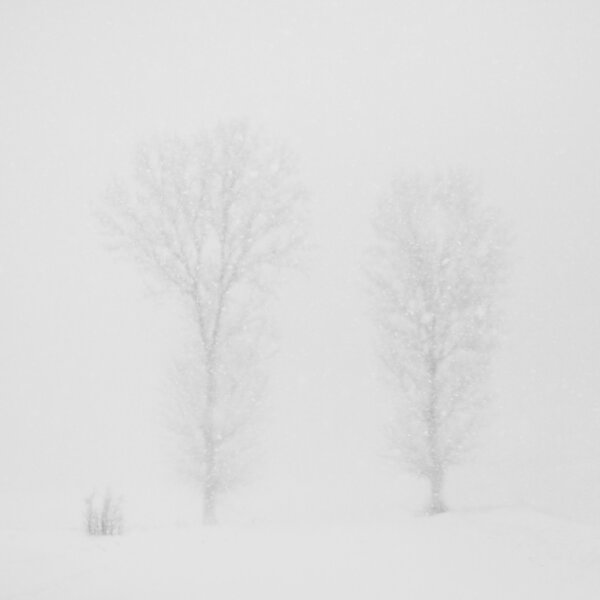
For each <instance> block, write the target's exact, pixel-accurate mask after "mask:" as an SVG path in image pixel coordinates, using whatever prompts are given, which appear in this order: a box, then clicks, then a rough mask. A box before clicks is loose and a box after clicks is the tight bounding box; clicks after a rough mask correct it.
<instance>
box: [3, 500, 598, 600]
mask: <svg viewBox="0 0 600 600" xmlns="http://www.w3.org/2000/svg"><path fill="white" fill-rule="evenodd" d="M598 533H599V532H598V531H597V530H593V529H591V528H588V527H586V526H583V525H580V524H576V523H572V522H569V521H565V520H560V519H557V518H555V517H551V516H548V515H546V514H541V513H536V512H534V511H531V510H521V509H498V510H482V511H463V512H455V513H448V514H445V515H439V516H436V517H431V518H430V517H424V516H409V515H406V516H404V517H402V518H398V519H396V520H394V521H393V522H389V523H381V522H379V523H376V524H355V525H349V524H345V525H341V524H338V525H318V526H317V525H298V524H296V525H287V526H284V525H278V526H275V525H265V524H262V525H259V524H253V525H246V526H243V525H236V526H231V525H230V526H227V525H225V526H223V525H221V526H217V527H208V528H205V527H195V526H194V527H164V528H160V527H158V528H154V529H138V530H133V531H129V532H127V533H126V534H125V535H123V536H120V537H114V538H100V537H97V538H93V537H87V536H86V535H84V533H83V532H82V531H78V530H74V529H63V530H56V531H53V530H48V529H46V530H41V529H40V530H35V529H32V528H29V529H25V528H21V529H10V528H4V529H2V530H0V598H2V599H3V600H12V599H42V598H43V599H49V600H84V599H87V600H95V599H102V600H107V599H111V600H118V599H121V598H122V599H127V600H134V599H138V598H139V599H143V600H155V599H156V600H158V599H161V600H163V599H194V600H198V599H207V600H208V599H209V600H222V599H227V600H233V599H238V598H249V599H255V598H256V599H260V600H271V599H273V600H275V599H277V600H284V599H285V600H294V599H308V598H310V599H311V600H312V599H321V598H323V599H328V600H329V599H333V598H336V599H337V598H340V599H344V600H355V599H356V600H358V599H361V600H362V599H365V600H378V599H381V600H384V599H388V598H389V599H392V598H393V599H395V600H397V599H399V598H405V599H407V600H408V599H410V600H419V599H429V598H432V599H433V598H435V599H438V598H444V599H453V598H456V599H460V600H468V599H471V598H472V599H477V600H484V599H487V600H491V599H496V598H497V599H503V600H506V599H511V600H514V599H519V598H523V599H525V598H526V599H527V600H535V599H538V598H539V599H544V600H549V599H553V598H556V599H569V600H574V599H577V598H582V599H583V598H585V599H592V598H598V597H600V536H599V535H598Z"/></svg>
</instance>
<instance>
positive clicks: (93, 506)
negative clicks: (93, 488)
mask: <svg viewBox="0 0 600 600" xmlns="http://www.w3.org/2000/svg"><path fill="white" fill-rule="evenodd" d="M85 528H86V531H87V533H88V534H89V535H120V534H121V533H123V509H122V498H117V499H115V498H114V497H113V495H112V493H111V492H110V490H107V491H106V492H105V494H104V496H103V497H102V498H99V497H98V496H97V495H96V492H94V493H92V494H91V495H89V496H88V497H87V498H86V499H85Z"/></svg>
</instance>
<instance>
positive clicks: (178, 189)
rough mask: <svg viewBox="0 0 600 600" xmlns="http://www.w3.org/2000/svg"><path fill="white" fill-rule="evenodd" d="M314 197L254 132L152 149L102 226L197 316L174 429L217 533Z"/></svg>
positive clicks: (112, 201)
mask: <svg viewBox="0 0 600 600" xmlns="http://www.w3.org/2000/svg"><path fill="white" fill-rule="evenodd" d="M303 196H304V193H303V190H302V188H301V187H300V186H299V185H298V184H297V183H296V181H295V179H294V174H293V170H292V164H291V160H290V157H289V155H288V153H287V151H286V150H285V149H284V148H283V147H281V146H278V145H275V144H273V143H270V142H267V141H266V140H265V139H264V138H262V137H260V136H259V135H258V134H257V133H256V132H254V131H253V130H252V129H251V128H250V127H249V126H248V125H247V124H245V123H243V122H234V123H231V124H227V125H223V126H219V127H217V128H215V129H214V130H211V131H208V132H203V133H200V134H198V135H196V136H194V137H192V138H189V139H182V138H178V137H172V138H169V139H164V138H163V139H159V140H155V141H154V142H152V143H147V144H145V145H142V146H141V147H140V148H139V150H138V152H137V156H136V162H135V170H134V173H133V177H132V178H131V180H130V181H129V183H128V184H119V185H115V186H113V187H112V188H111V190H110V192H109V194H108V206H107V209H106V210H105V211H103V217H102V218H103V220H104V222H105V223H106V226H107V228H108V230H109V232H110V235H111V239H112V240H113V241H114V242H115V245H116V247H117V248H119V249H126V250H127V251H128V253H129V255H130V256H132V257H133V258H134V259H135V260H136V261H137V262H138V263H139V264H140V265H141V266H142V267H144V268H146V269H147V270H149V271H150V272H152V274H153V275H156V276H157V277H158V279H159V280H161V281H162V282H164V283H166V284H168V286H169V287H170V288H172V289H173V290H175V292H177V294H178V295H179V297H180V298H181V299H183V300H184V301H185V303H186V305H187V307H188V309H189V316H190V324H192V325H193V326H192V327H191V329H192V331H193V333H194V336H195V339H194V343H193V344H192V346H193V348H194V350H193V352H192V353H191V356H188V358H187V359H186V360H185V361H183V363H182V364H181V365H179V366H178V367H177V368H176V374H177V375H176V377H175V380H176V381H175V386H174V392H175V393H174V396H175V397H176V398H177V399H178V400H179V402H178V404H177V408H176V410H175V411H174V415H175V417H174V419H172V423H173V424H174V425H175V427H176V429H177V431H178V432H179V433H180V434H182V436H181V437H182V441H183V443H184V445H185V447H186V448H187V451H188V452H187V458H188V459H190V460H191V465H192V469H193V472H194V477H195V479H196V480H197V481H199V482H200V483H201V486H202V490H203V499H204V520H205V522H206V523H211V522H214V521H215V519H216V503H217V497H218V495H219V493H221V492H223V491H224V490H225V489H227V488H228V487H230V484H231V483H232V477H231V476H232V474H233V470H232V469H231V462H232V461H231V460H228V456H229V457H231V456H232V455H234V454H235V451H234V450H233V449H232V448H233V447H234V446H235V444H234V442H235V440H236V439H238V438H240V435H241V432H242V431H243V429H244V426H245V424H246V423H247V422H248V420H249V415H250V414H251V412H252V407H253V406H254V405H255V404H256V400H257V394H258V392H259V389H258V387H260V386H257V385H256V379H260V377H259V376H256V367H257V364H256V363H257V361H256V357H257V355H258V342H259V338H260V334H261V331H262V322H263V320H262V317H263V312H264V310H263V307H264V303H265V299H266V298H265V294H266V293H267V292H268V291H269V290H270V289H271V286H272V284H273V283H274V282H275V280H276V277H275V275H276V274H277V273H278V272H279V271H280V269H281V267H282V266H285V265H289V264H290V255H291V254H292V253H293V252H294V250H295V249H296V248H297V246H298V244H299V242H300V241H301V237H302V225H301V224H302V219H301V218H300V214H301V212H302V211H301V206H302V199H303ZM252 373H254V375H255V376H254V383H253V384H252V386H250V385H249V384H248V382H249V381H250V380H251V379H252V377H250V374H252Z"/></svg>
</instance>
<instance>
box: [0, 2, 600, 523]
mask: <svg viewBox="0 0 600 600" xmlns="http://www.w3.org/2000/svg"><path fill="white" fill-rule="evenodd" d="M0 17H1V18H0V77H1V88H0V90H1V92H0V131H1V132H2V135H1V136H0V217H1V218H0V272H1V274H2V292H3V293H2V294H1V296H0V331H1V332H2V335H1V336H0V361H1V363H0V364H1V365H2V370H1V373H2V377H0V397H1V398H2V400H1V402H0V490H9V489H13V488H35V487H37V486H81V487H86V486H89V485H93V484H94V482H98V483H97V484H98V485H103V484H104V482H113V483H114V484H115V485H117V486H118V485H125V483H124V482H129V483H131V482H132V481H136V482H140V483H147V482H153V483H156V482H157V481H164V480H165V479H166V480H167V481H170V480H169V479H168V477H169V476H168V473H169V464H168V461H166V460H165V458H164V457H165V454H166V451H165V448H164V444H163V441H164V440H163V434H162V432H161V428H160V418H159V410H158V407H159V405H160V398H161V393H162V391H163V390H164V373H165V372H166V370H167V368H168V365H169V360H170V357H171V356H173V355H174V354H175V353H176V352H177V349H178V344H179V341H180V339H181V332H182V327H183V326H184V323H183V322H182V321H181V319H180V318H179V316H178V313H177V309H176V303H175V302H174V300H173V298H170V297H167V296H164V297H162V296H161V297H159V298H157V297H151V296H149V295H148V293H147V292H146V291H145V290H146V288H145V287H144V283H143V278H142V277H141V275H140V274H139V273H138V272H137V271H135V269H134V268H132V267H130V266H129V265H127V264H126V263H118V262H115V260H114V257H112V256H109V255H107V253H106V251H105V250H104V249H103V247H102V241H101V239H100V236H99V234H98V228H97V226H96V223H95V221H94V218H93V215H92V206H93V205H94V203H96V202H98V201H99V199H100V198H101V195H102V192H103V189H104V188H105V186H106V185H107V183H108V182H109V181H110V178H111V177H112V176H113V175H115V174H127V173H128V169H129V166H130V164H129V160H130V157H131V152H132V148H133V145H134V144H135V143H136V142H137V141H138V140H139V139H140V138H141V137H143V136H148V135H153V134H155V133H160V132H165V131H176V132H180V133H186V132H189V131H193V130H195V129H198V128H202V127H207V126H211V125H213V124H214V123H215V122H216V121H217V120H219V119H228V118H232V117H240V116H242V117H248V118H249V119H250V120H251V121H253V122H255V123H257V124H258V125H259V126H262V127H264V129H265V130H266V131H268V132H269V133H272V134H273V135H274V136H276V137H279V138H281V139H283V140H285V141H286V142H287V143H288V145H289V146H290V147H291V148H292V149H293V150H294V151H295V153H296V154H297V156H298V163H299V168H298V171H299V177H300V178H301V179H302V181H303V182H304V183H305V184H306V186H307V187H308V189H309V191H310V194H311V212H312V234H311V244H312V245H313V247H314V249H313V251H312V258H311V260H310V261H309V262H308V264H307V266H306V269H305V274H304V275H301V276H296V277H295V278H292V279H290V282H289V284H288V286H287V288H284V289H282V291H281V294H280V298H279V300H278V302H279V303H278V309H277V310H276V311H275V312H276V313H277V317H278V321H279V329H280V332H281V352H280V354H279V356H278V357H277V358H276V359H275V360H274V362H273V365H272V382H271V388H270V393H269V398H268V400H267V406H268V410H267V413H268V418H266V420H265V425H264V428H263V433H264V464H263V469H262V476H261V477H259V478H258V479H257V482H256V484H255V486H254V488H253V489H254V491H255V493H256V497H257V498H258V500H256V499H255V505H257V506H258V505H260V504H261V502H262V503H263V506H266V505H269V503H271V504H270V505H273V506H275V505H278V506H279V509H280V510H282V511H284V512H285V510H287V509H288V507H289V504H290V503H289V500H288V498H286V494H289V493H290V492H293V493H294V499H295V500H294V505H298V506H300V505H301V504H306V505H308V506H310V505H312V504H316V505H318V504H320V505H322V506H329V507H337V506H339V504H340V502H342V503H343V504H344V505H347V506H355V507H356V511H359V510H369V509H373V508H374V507H381V506H387V507H389V506H393V505H394V504H395V503H398V504H399V505H402V506H412V507H418V505H419V504H418V502H419V501H418V499H417V500H415V494H416V493H417V492H416V491H415V490H417V491H418V490H419V488H418V485H417V484H415V483H414V482H413V481H412V480H411V479H409V478H406V477H402V476H400V475H398V476H396V474H395V473H394V471H393V470H391V469H389V468H388V467H387V466H384V464H383V463H382V461H381V460H380V457H379V455H380V454H381V453H382V451H383V438H382V429H383V427H384V426H385V416H386V415H387V414H388V409H389V405H388V404H387V402H388V401H389V398H390V393H389V390H387V389H386V388H385V387H383V385H382V384H381V383H380V380H379V377H378V372H377V363H376V361H375V359H374V356H373V351H372V344H371V341H372V338H371V332H370V323H369V319H368V314H367V299H366V297H365V294H364V292H363V291H362V289H361V285H362V284H361V264H362V261H363V260H364V253H365V249H366V248H367V247H368V244H369V224H368V219H369V218H370V216H371V215H372V212H373V208H374V205H375V202H376V200H377V197H378V195H379V194H380V193H381V192H382V191H383V190H384V189H385V188H386V186H387V184H388V183H389V181H390V179H391V178H392V177H393V175H394V173H395V172H398V171H399V170H401V169H412V168H415V167H420V168H424V169H427V168H432V167H433V168H436V167H445V166H462V167H466V168H469V169H471V170H472V171H473V172H474V173H475V175H476V176H478V177H480V178H481V180H482V181H483V184H484V188H485V192H486V196H487V198H488V200H489V201H490V202H492V203H494V204H496V205H498V206H500V207H501V208H502V209H503V211H504V212H505V214H506V215H507V217H508V218H509V219H510V220H511V222H512V223H513V225H514V230H515V236H516V243H515V249H514V274H513V282H512V287H511V290H510V302H509V309H508V314H509V317H510V318H509V324H510V328H509V331H508V339H507V341H506V343H505V346H504V350H503V351H502V352H501V353H500V354H499V356H498V363H497V364H498V368H497V377H496V379H497V382H496V404H495V406H494V409H493V411H492V413H491V415H490V425H489V429H488V431H487V434H486V436H485V439H484V444H483V447H482V451H481V454H480V455H479V457H478V458H477V460H475V461H474V463H473V465H471V466H469V467H465V468H463V469H459V470H457V472H456V473H455V474H454V475H453V476H451V480H450V482H449V495H450V499H451V501H453V502H454V504H455V505H456V506H467V505H478V504H479V505H482V504H494V503H519V502H529V503H533V504H534V505H536V506H538V507H540V508H544V509H548V510H555V511H560V512H563V513H566V514H572V515H575V516H581V517H585V518H596V519H600V510H599V509H598V508H597V507H598V506H600V460H599V459H600V435H599V434H600V412H599V410H598V408H597V406H598V399H599V398H600V369H599V368H598V355H599V350H600V348H599V346H600V317H599V316H598V315H599V313H598V307H600V243H599V242H598V239H597V234H596V230H597V223H598V221H599V217H600V202H599V200H600V82H599V81H600V79H599V77H598V74H599V73H600V41H599V39H600V38H599V36H598V31H599V30H600V29H599V28H600V7H599V6H598V4H597V3H595V2H582V1H580V2H577V1H575V2H567V1H562V2H558V1H557V2H550V1H536V2H534V1H529V2H509V1H503V2H501V1H499V2H492V1H486V2H481V1H479V2H441V1H440V2H422V1H421V2H417V1H415V2H397V1H394V2H376V1H370V2H366V1H365V2H334V1H332V0H329V1H327V0H323V1H320V2H294V3H292V2H290V3H282V2H274V1H268V2H267V1H264V0H261V1H257V2H227V1H219V2H217V1H213V2H148V1H144V2H142V1H138V2H134V1H119V2H116V1H115V2H113V1H105V2H97V3H82V2H74V1H73V2H59V1H57V2H52V3H50V2H41V1H40V2H23V1H19V2H17V1H13V2H8V1H5V2H3V4H2V7H1V8H0ZM257 510H260V509H257ZM274 510H275V509H274ZM299 510H300V509H299ZM331 510H333V509H331ZM382 510H383V509H382Z"/></svg>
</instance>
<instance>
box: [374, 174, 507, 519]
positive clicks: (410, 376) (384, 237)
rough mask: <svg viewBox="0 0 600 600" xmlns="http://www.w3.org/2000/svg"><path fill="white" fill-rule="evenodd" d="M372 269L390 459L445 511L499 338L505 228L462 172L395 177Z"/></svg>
mask: <svg viewBox="0 0 600 600" xmlns="http://www.w3.org/2000/svg"><path fill="white" fill-rule="evenodd" d="M375 229H376V234H377V245H376V248H375V251H374V260H373V263H372V266H371V268H370V272H369V275H370V281H371V283H372V290H373V292H374V299H375V315H376V322H377V326H378V334H379V341H380V353H381V359H382V361H383V365H384V366H385V369H386V371H387V373H388V374H389V375H391V378H390V379H391V382H392V383H393V385H394V389H395V390H396V401H397V402H396V407H397V413H396V414H397V416H396V420H395V422H394V424H393V426H392V427H391V436H390V437H391V441H392V447H393V453H394V456H396V457H397V458H398V459H399V460H400V461H401V462H402V463H403V464H404V465H405V466H407V467H408V468H409V470H411V471H412V472H414V473H416V474H418V475H419V476H423V477H425V478H427V479H428V480H429V482H430V487H431V499H430V506H429V511H430V512H431V513H438V512H442V511H444V510H445V505H444V499H443V484H444V477H445V474H446V471H447V469H448V467H450V466H452V465H455V464H457V463H459V462H460V461H461V460H462V459H463V458H464V457H465V452H466V451H467V449H468V448H469V446H470V445H471V442H472V440H473V436H472V434H473V433H474V431H475V426H476V425H477V424H478V421H479V417H480V415H481V410H482V408H483V407H484V406H485V404H486V402H487V399H488V394H487V392H486V380H487V376H488V372H489V366H490V359H491V356H492V350H493V348H494V346H495V343H496V341H497V331H498V323H499V319H498V317H499V310H498V308H499V302H498V300H499V294H500V291H501V288H502V282H503V280H504V271H505V268H504V267H505V257H506V247H507V235H506V229H505V227H504V226H503V225H502V224H501V223H500V221H499V220H498V219H497V218H496V217H495V214H494V213H493V212H492V211H491V210H490V209H487V208H485V207H484V206H483V205H482V204H481V202H480V194H479V192H478V189H477V187H476V186H475V185H474V184H473V182H472V181H471V180H470V179H469V178H468V177H467V176H465V175H464V174H458V173H450V174H444V175H436V176H432V177H428V178H425V177H422V176H412V177H405V178H401V179H398V180H396V181H395V182H394V184H393V186H392V190H391V191H390V193H388V194H387V195H386V196H385V197H384V198H383V200H382V202H381V205H380V210H379V213H378V216H377V218H376V221H375Z"/></svg>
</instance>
